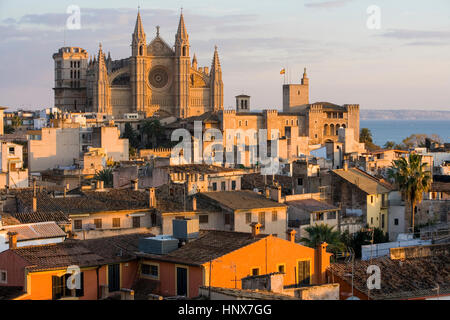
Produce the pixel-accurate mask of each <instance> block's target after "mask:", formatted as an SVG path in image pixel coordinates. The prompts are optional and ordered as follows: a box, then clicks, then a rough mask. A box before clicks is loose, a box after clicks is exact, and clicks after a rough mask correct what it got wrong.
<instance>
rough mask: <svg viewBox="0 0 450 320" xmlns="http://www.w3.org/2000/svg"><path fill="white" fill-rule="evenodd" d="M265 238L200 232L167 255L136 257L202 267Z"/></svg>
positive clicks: (141, 254)
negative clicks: (196, 236)
mask: <svg viewBox="0 0 450 320" xmlns="http://www.w3.org/2000/svg"><path fill="white" fill-rule="evenodd" d="M267 236H268V235H264V234H259V235H258V236H257V237H253V236H252V234H251V233H244V232H232V231H218V230H201V231H200V235H199V237H198V238H197V239H195V240H192V241H190V242H188V243H187V244H186V245H184V246H183V247H181V248H179V249H177V250H175V251H172V252H170V253H168V254H165V255H157V254H148V253H143V252H140V253H138V256H140V257H143V258H149V259H154V260H159V261H169V262H175V263H185V264H190V265H202V264H204V263H206V262H208V261H210V260H214V259H216V258H219V257H221V256H223V255H226V254H228V253H230V252H232V251H235V250H238V249H240V248H243V247H245V246H248V245H250V244H252V243H255V242H256V241H259V240H261V239H263V238H265V237H267Z"/></svg>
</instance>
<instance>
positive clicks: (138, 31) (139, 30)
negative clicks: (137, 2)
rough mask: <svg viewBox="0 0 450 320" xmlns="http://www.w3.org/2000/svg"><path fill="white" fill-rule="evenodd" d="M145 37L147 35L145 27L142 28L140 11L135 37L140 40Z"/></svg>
mask: <svg viewBox="0 0 450 320" xmlns="http://www.w3.org/2000/svg"><path fill="white" fill-rule="evenodd" d="M144 35H145V33H144V27H143V26H142V21H141V13H140V12H139V11H138V14H137V18H136V25H135V27H134V33H133V36H134V37H137V38H138V39H139V38H142V37H143V36H144Z"/></svg>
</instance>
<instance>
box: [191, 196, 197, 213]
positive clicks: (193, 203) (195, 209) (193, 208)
mask: <svg viewBox="0 0 450 320" xmlns="http://www.w3.org/2000/svg"><path fill="white" fill-rule="evenodd" d="M192 211H197V197H193V198H192Z"/></svg>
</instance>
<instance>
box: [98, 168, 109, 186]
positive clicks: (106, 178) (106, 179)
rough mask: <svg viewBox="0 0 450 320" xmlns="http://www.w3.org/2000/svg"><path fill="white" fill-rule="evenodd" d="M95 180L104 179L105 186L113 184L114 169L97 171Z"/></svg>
mask: <svg viewBox="0 0 450 320" xmlns="http://www.w3.org/2000/svg"><path fill="white" fill-rule="evenodd" d="M94 180H97V181H103V182H104V184H105V187H112V186H113V171H112V169H111V168H105V169H103V170H100V171H97V173H96V174H95V176H94Z"/></svg>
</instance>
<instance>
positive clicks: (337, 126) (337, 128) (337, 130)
mask: <svg viewBox="0 0 450 320" xmlns="http://www.w3.org/2000/svg"><path fill="white" fill-rule="evenodd" d="M339 127H340V126H339V125H338V124H337V125H336V135H338V134H339Z"/></svg>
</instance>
